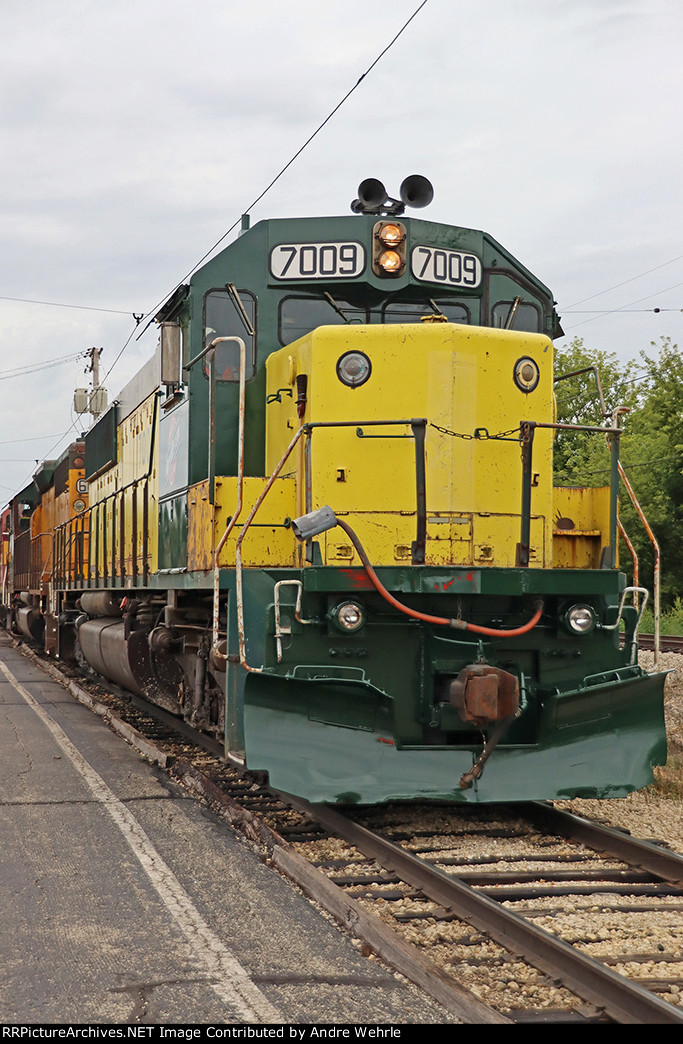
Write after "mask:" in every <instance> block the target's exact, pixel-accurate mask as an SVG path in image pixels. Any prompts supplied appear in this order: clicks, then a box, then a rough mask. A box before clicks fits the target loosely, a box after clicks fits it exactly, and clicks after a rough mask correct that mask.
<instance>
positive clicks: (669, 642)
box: [638, 634, 683, 654]
mask: <svg viewBox="0 0 683 1044" xmlns="http://www.w3.org/2000/svg"><path fill="white" fill-rule="evenodd" d="M638 645H639V647H640V648H641V649H654V647H655V636H654V634H639V635H638ZM659 648H660V651H661V652H673V653H682V654H683V636H681V635H674V634H661V635H660V636H659Z"/></svg>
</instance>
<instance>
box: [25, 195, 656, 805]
mask: <svg viewBox="0 0 683 1044" xmlns="http://www.w3.org/2000/svg"><path fill="white" fill-rule="evenodd" d="M431 197H432V189H431V186H430V185H429V182H427V181H426V179H424V178H421V177H419V176H413V177H411V178H408V179H406V181H405V182H404V183H403V185H402V186H401V192H400V198H397V199H395V198H392V197H389V196H388V195H387V193H386V191H385V189H384V186H383V185H381V183H379V182H378V181H376V180H374V179H368V180H367V181H365V182H363V183H362V185H361V186H360V188H359V192H358V198H357V199H355V200H354V201H353V203H352V205H351V209H352V212H353V213H352V214H351V215H349V216H346V217H343V216H340V217H330V218H304V219H286V220H285V219H281V220H266V221H262V222H260V223H259V224H257V225H255V226H254V227H250V224H249V220H248V217H246V216H245V218H244V219H243V223H242V224H243V227H242V231H241V234H240V235H239V237H238V238H237V239H236V240H235V241H234V242H233V243H231V244H230V245H229V246H227V247H226V248H225V249H223V250H222V251H221V252H220V253H219V254H218V255H217V256H215V257H214V258H213V259H211V260H210V261H208V262H207V263H206V264H204V266H203V267H202V268H200V269H199V270H198V271H197V272H196V273H195V274H194V276H193V277H192V279H191V281H190V282H189V283H188V284H187V285H183V286H180V287H178V289H177V290H176V291H175V292H174V293H173V294H172V295H171V297H170V299H169V300H168V301H167V302H166V303H165V305H164V306H163V308H162V309H161V310H160V311H159V313H158V315H157V316H156V320H157V322H158V324H159V329H160V337H159V346H158V349H157V353H156V355H155V357H154V358H152V359H150V360H149V362H148V363H147V364H146V365H145V366H144V367H143V369H142V370H141V371H140V372H139V374H138V375H137V376H136V377H135V378H134V380H133V381H131V382H130V383H129V384H128V386H127V387H126V388H124V389H123V391H122V393H121V394H120V395H119V397H118V399H117V400H116V402H115V403H114V404H113V405H112V406H111V408H110V409H109V410H108V411H107V412H106V413H105V414H104V415H103V416H102V417H101V419H100V420H99V421H98V422H97V423H96V424H95V425H94V426H93V427H92V428H91V430H90V431H88V432H87V434H86V435H85V440H84V444H85V472H84V474H83V476H82V477H83V478H84V479H85V480H86V484H87V490H88V497H87V504H85V503H83V505H82V506H81V510H80V511H74V512H73V513H72V516H71V517H69V518H68V519H63V520H59V519H58V518H57V517H56V516H55V520H54V532H53V535H52V557H51V567H50V569H49V570H46V569H44V572H43V574H42V576H41V577H40V584H39V583H38V578H34V579H33V586H31V585H27V587H26V590H27V591H28V592H29V595H28V598H29V605H26V606H23V607H15V608H14V612H13V614H12V613H11V614H10V617H12V618H13V620H14V622H15V624H16V625H18V626H19V628H20V629H21V631H22V632H24V633H26V632H30V633H31V634H32V635H34V636H35V634H36V630H37V629H39V628H40V622H38V621H36V620H35V610H36V608H38V609H39V615H40V617H41V622H42V623H43V624H44V641H45V647H46V649H47V651H48V652H49V653H50V654H51V655H53V656H55V657H67V656H68V657H75V658H76V659H77V660H78V661H79V662H80V663H81V664H82V665H83V666H84V667H85V668H87V669H91V670H94V671H96V672H97V673H99V674H101V675H103V676H105V677H107V678H109V679H112V680H113V681H115V682H117V683H119V684H120V685H122V686H124V687H126V688H128V689H130V690H133V691H135V692H138V693H140V694H142V695H144V696H145V697H146V698H148V699H150V700H152V701H155V702H157V703H159V704H161V705H162V706H164V707H166V708H167V709H170V710H171V711H173V712H174V713H176V714H178V715H181V716H183V717H184V718H186V719H187V720H188V721H190V722H191V723H192V724H193V725H194V726H195V727H196V728H197V729H200V730H202V731H204V732H209V733H213V734H215V735H218V736H221V737H224V741H225V746H226V750H227V751H230V752H231V753H232V754H234V755H235V756H236V757H240V758H243V760H244V762H245V764H246V765H247V767H248V768H251V769H254V770H266V771H268V773H269V774H270V779H271V783H272V785H273V786H275V787H276V788H279V789H280V790H283V791H287V792H290V793H295V794H298V795H302V796H305V797H307V798H309V799H310V800H313V801H326V802H342V803H353V802H362V803H374V802H381V801H387V800H391V799H411V798H430V799H438V800H442V801H453V802H463V801H479V802H491V801H513V800H522V799H534V798H547V799H553V798H571V797H575V796H583V797H606V796H609V797H618V796H624V795H626V794H627V793H629V792H630V791H632V790H633V789H635V788H639V787H642V786H644V785H646V784H647V783H649V782H650V781H651V779H652V769H653V766H654V765H657V764H661V763H662V762H663V761H664V759H665V756H666V740H665V731H664V720H663V681H664V678H663V675H661V674H648V673H646V672H644V671H643V670H641V669H640V667H639V666H638V665H637V662H636V650H637V627H638V622H639V616H638V611H637V610H636V608H635V607H634V605H633V604H631V603H632V597H631V596H632V594H633V590H634V589H633V588H630V587H628V584H627V580H626V577H625V575H624V574H623V572H621V571H620V569H619V566H618V558H617V551H618V548H617V544H618V530H617V526H618V519H617V509H618V501H617V495H618V482H619V479H618V452H619V428H618V427H617V426H616V425H612V424H611V423H609V421H607V422H606V423H605V426H604V427H602V428H599V429H592V430H594V431H595V437H596V438H603V439H604V438H607V439H608V440H609V442H610V446H611V454H612V462H613V466H612V480H611V484H610V486H609V487H605V488H600V489H592V488H585V489H576V488H572V489H568V488H556V487H554V486H553V468H552V458H553V439H554V437H555V434H556V431H557V427H558V425H557V424H556V421H555V412H554V395H553V338H554V337H556V336H558V335H560V334H561V332H562V331H561V329H560V324H559V320H558V316H557V314H556V312H555V308H554V302H553V298H552V295H551V293H550V291H549V290H548V289H547V288H546V287H545V286H544V285H543V284H542V283H541V282H540V281H539V280H538V279H537V278H536V277H535V276H534V275H533V274H532V273H531V272H530V271H529V270H527V269H526V268H525V267H524V266H523V265H522V264H520V262H519V261H517V260H516V259H515V258H514V257H513V256H512V254H511V253H510V252H509V251H507V250H506V249H505V248H504V247H502V246H501V245H500V244H499V243H497V242H496V241H495V240H494V239H493V238H492V237H491V236H490V235H488V234H487V233H484V232H481V231H475V230H472V229H468V228H462V227H458V226H453V225H444V224H440V223H436V222H432V221H429V220H424V219H422V218H415V217H409V216H406V214H405V209H406V207H407V206H408V207H423V206H425V205H427V204H428V203H429V202H430V201H431ZM69 452H71V451H69ZM79 459H80V458H79ZM70 460H72V462H73V463H75V460H73V458H70ZM46 467H47V465H46ZM40 474H41V473H40V472H39V473H38V474H37V475H36V480H35V484H36V485H37V486H38V488H39V487H40ZM16 503H18V504H22V503H23V504H26V505H28V506H30V505H31V504H33V505H34V507H33V509H32V510H33V513H32V514H31V527H32V539H33V540H34V542H35V541H36V540H44V539H45V538H44V535H43V534H44V533H45V532H46V531H47V528H49V521H47V520H46V521H44V522H40V521H39V522H38V523H37V524H36V523H35V522H34V519H35V517H36V512H38V511H39V510H41V511H42V510H43V508H42V506H40V507H39V506H38V504H39V501H38V500H37V499H35V498H34V499H33V500H32V499H31V497H29V496H28V494H27V493H26V492H24V493H23V494H20V495H19V498H18V500H17V502H16ZM40 504H41V505H42V501H40ZM73 506H74V505H73V504H72V507H73ZM23 518H24V516H21V515H19V514H18V513H17V510H16V508H15V507H13V508H12V512H11V520H12V526H14V527H15V528H14V531H13V532H14V545H15V548H17V547H18V541H20V540H21V538H22V533H21V526H22V524H24V523H23V522H22V519H23ZM45 518H46V519H47V516H45ZM17 526H18V527H19V528H18V529H17V528H16V527H17ZM10 542H11V534H10ZM14 554H15V557H14V566H15V571H16V569H17V565H18V562H17V554H18V552H17V550H15V552H14ZM41 558H42V559H43V560H44V561H46V558H45V553H44V551H43V550H41ZM15 580H16V573H15ZM15 586H16V584H15ZM37 596H40V600H38V597H37ZM16 597H17V592H16V590H15V591H14V598H15V599H16ZM25 610H29V612H26V611H25ZM30 611H33V612H34V616H33V617H31V615H30Z"/></svg>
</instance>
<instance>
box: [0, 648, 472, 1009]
mask: <svg viewBox="0 0 683 1044" xmlns="http://www.w3.org/2000/svg"><path fill="white" fill-rule="evenodd" d="M0 910H1V912H2V913H1V916H2V921H1V924H2V933H1V934H0V968H1V969H2V974H0V1023H39V1022H43V1023H44V1022H47V1023H57V1022H59V1023H62V1022H67V1023H73V1022H78V1023H89V1022H98V1023H109V1022H113V1023H134V1022H142V1023H151V1024H161V1023H188V1022H189V1023H221V1024H234V1023H250V1024H255V1023H297V1022H298V1023H320V1022H324V1023H330V1022H332V1023H348V1022H359V1023H395V1024H408V1023H425V1024H426V1023H439V1022H448V1021H453V1020H452V1019H450V1018H449V1017H448V1016H447V1015H446V1014H445V1013H444V1012H443V1010H442V1009H441V1008H440V1007H439V1006H438V1005H436V1004H432V1003H431V1002H429V1001H427V1000H425V999H424V998H423V997H422V996H421V995H420V994H419V993H418V992H417V991H415V990H414V989H413V988H412V987H409V986H406V985H405V984H403V983H401V982H399V981H398V980H397V979H395V978H394V976H392V975H391V974H389V973H388V972H386V971H385V970H384V969H382V968H381V967H379V966H378V965H376V964H374V963H372V962H369V961H367V960H365V959H363V958H362V957H361V956H360V955H359V954H358V952H357V950H356V949H355V948H354V947H353V946H352V944H351V942H350V941H349V940H348V939H347V938H346V937H345V936H344V935H343V934H341V933H340V932H338V931H337V930H336V929H335V928H334V927H333V926H332V925H331V924H330V923H329V922H328V921H327V920H326V919H325V918H324V917H322V916H321V915H320V914H319V913H318V912H317V910H316V909H315V908H314V907H312V906H311V905H310V904H309V903H308V902H307V900H306V899H305V898H304V897H303V896H302V895H300V894H299V893H298V892H297V891H296V890H294V889H293V888H292V887H291V886H290V885H289V884H288V883H287V882H285V881H284V880H282V879H281V878H280V877H279V876H278V875H277V874H276V873H274V872H273V871H272V870H271V869H269V868H268V867H266V866H264V865H263V864H261V863H260V862H259V861H258V858H257V856H256V854H255V853H254V852H253V850H252V849H251V847H250V846H249V845H248V844H247V843H246V842H245V841H244V840H243V839H242V838H241V837H239V836H238V835H235V834H233V833H232V831H231V830H230V827H229V826H228V825H227V824H225V823H224V822H223V821H222V820H219V819H218V818H216V817H214V816H212V815H211V813H209V812H208V811H207V810H206V809H205V808H204V807H203V806H202V805H201V804H199V803H198V802H197V801H196V800H195V799H194V798H192V797H191V796H188V795H187V794H186V793H185V792H184V791H182V790H181V789H180V788H178V787H177V786H176V785H175V784H173V783H172V782H171V781H170V780H169V779H167V778H166V777H165V776H164V775H163V773H161V772H160V771H158V770H157V769H155V768H153V767H151V766H150V765H149V764H148V763H147V762H145V761H144V760H142V759H141V758H140V757H139V755H138V754H137V753H136V752H135V751H133V750H132V749H131V748H130V747H128V745H127V744H126V743H125V742H124V741H123V740H122V739H121V738H120V737H118V736H116V735H115V734H114V733H112V732H111V731H110V730H109V729H108V728H107V726H106V725H105V724H104V723H103V722H102V721H101V720H100V719H99V718H98V717H96V716H95V715H93V714H92V713H91V712H89V711H88V710H87V709H86V708H84V707H83V706H81V704H79V703H78V702H76V701H75V700H74V699H73V698H72V697H71V696H70V694H69V693H68V692H67V691H66V690H65V689H63V688H62V687H61V686H60V685H59V684H58V683H56V682H55V681H53V680H52V679H50V678H48V676H47V675H45V674H44V673H43V672H42V671H41V670H40V668H39V667H37V666H36V665H35V664H33V663H32V662H31V661H29V660H27V659H26V658H24V657H23V656H22V655H21V653H20V651H19V650H18V649H15V648H14V647H13V644H12V641H11V639H9V638H8V637H7V636H6V635H5V634H0Z"/></svg>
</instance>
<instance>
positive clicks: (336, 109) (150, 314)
mask: <svg viewBox="0 0 683 1044" xmlns="http://www.w3.org/2000/svg"><path fill="white" fill-rule="evenodd" d="M427 3H428V0H422V3H420V4H419V5H418V6H417V7H416V9H415V10H414V11H413V13H412V14H411V16H410V18H408V19H407V20H406V21H405V22H404V23H403V25H402V26H401V28H400V29H399V31H398V32H397V33H396V34H395V35H394V36H393V37H392V39H391V40H390V41H389V43H388V44H387V45H386V47H384V49H383V50H382V51H380V53H379V54H378V55H377V57H376V58H375V59H374V61H373V62H372V63H371V64H370V65H369V66H368V68H367V69H366V70H365V72H364V73H363V74H362V75H361V76H359V78H358V80H357V81H356V83H355V84H354V85H353V87H351V89H350V90H348V91H347V92H346V94H345V95H344V97H343V98H342V99H341V101H340V102H338V103H337V105H335V107H334V108H333V109H332V111H331V112H330V113H329V114H328V115H327V116H326V117H325V119H324V120H323V121H322V122H321V123H320V124H319V125H318V126H317V127H316V129H315V130H314V131H313V133H312V134H311V135H309V137H308V138H307V139H306V141H305V142H304V143H303V145H301V146H300V147H299V148H298V149H297V151H296V152H295V153H294V155H293V156H292V157H291V159H290V160H288V162H287V163H286V164H285V165H284V167H282V169H281V170H280V171H279V172H278V173H277V174H276V175H275V177H274V178H273V179H272V180H271V181H270V182H269V183H268V184H267V185H266V187H265V188H264V189H263V191H262V192H261V193H259V195H258V196H257V197H256V198H255V199H254V200H253V201H252V202H251V203H250V204H249V206H247V207H244V208H243V209H242V211H241V213H242V214H248V213H249V212H250V211H251V210H253V208H254V207H255V206H256V205H257V204H258V203H260V202H261V200H262V199H263V198H264V196H265V195H266V193H268V192H269V191H270V190H271V189H272V187H273V186H274V185H275V184H276V183H277V182H278V181H279V180H280V178H281V177H282V176H283V174H285V173H286V171H288V170H289V168H290V167H291V166H292V164H293V163H294V162H295V160H297V159H298V158H299V156H300V155H301V154H302V152H303V151H304V149H306V148H307V147H308V145H310V143H311V142H312V141H313V139H314V138H315V137H316V136H317V135H318V134H319V133H320V131H321V130H322V129H323V128H324V127H325V126H326V125H327V124H328V123H329V122H330V120H331V119H332V117H333V116H334V115H335V114H336V113H337V112H339V110H340V109H341V107H342V105H343V104H344V102H346V101H347V100H348V99H349V98H350V97H351V95H352V94H353V93H354V92H355V91H356V90H357V89H358V87H359V86H360V84H361V83H362V82H363V80H364V79H365V78H366V77H367V76H368V75H369V73H371V72H372V70H373V69H374V68H375V66H376V65H377V63H378V62H379V61H381V59H382V58H383V57H384V55H385V54H387V52H388V51H389V50H391V48H392V47H393V46H394V44H395V43H396V41H397V40H398V38H399V37H400V36H401V35H402V34H403V33H404V32H405V30H406V29H407V28H408V26H409V25H410V23H411V22H412V21H413V19H414V18H416V17H417V15H418V14H419V13H420V11H421V10H422V8H423V7H425V6H426V5H427ZM240 220H241V217H239V218H237V219H236V220H235V221H234V222H233V223H232V225H231V226H230V228H229V229H228V230H227V231H226V232H224V233H223V235H222V236H221V237H220V238H219V239H217V240H216V242H215V243H214V244H213V246H212V247H211V248H210V249H209V250H207V252H206V253H205V254H204V255H203V256H202V257H201V258H200V259H199V261H197V263H196V264H195V265H194V266H193V267H192V268H191V269H190V271H189V272H188V273H187V274H186V275H184V276H183V277H182V279H180V280H179V281H178V282H177V283H176V285H175V286H174V287H173V289H172V290H171V291H170V292H169V293H166V294H164V296H163V297H162V298H161V300H160V301H159V302H158V303H157V304H156V305H154V307H153V308H151V309H150V310H149V311H148V312H146V313H145V314H144V315H143V316H141V317H138V316H137V315H134V318H135V324H136V325H135V328H134V329H133V330H131V332H130V334H129V335H128V337H127V338H126V340H125V342H124V344H123V346H122V348H121V350H120V351H119V353H118V355H117V356H116V358H115V359H114V361H113V363H112V364H111V366H110V367H109V369H108V370H107V372H106V373H105V375H104V377H103V378H102V382H101V383H102V384H104V382H105V381H106V380H107V378H108V377H109V375H110V374H111V372H112V370H113V369H114V367H115V366H116V364H117V363H118V361H119V359H120V358H121V356H122V355H123V353H124V352H125V350H126V348H127V347H128V345H129V344H130V342H131V340H132V339H133V335H134V334H135V332H136V331H137V329H138V328H139V327H140V326H141V325H142V324H143V323H145V322H146V321H147V320H148V319H149V320H151V318H152V317H153V316H154V315H155V314H156V313H157V312H158V310H159V308H160V307H161V305H162V304H163V303H164V302H165V301H167V300H168V298H169V297H170V296H171V295H172V294H174V293H175V291H176V290H177V289H178V288H179V287H181V286H182V285H183V283H184V282H185V281H186V280H187V279H190V278H191V276H192V275H193V274H194V273H195V272H196V271H197V269H198V268H199V266H200V265H202V264H203V263H204V261H206V259H207V258H208V257H209V256H210V255H211V254H212V253H213V252H214V250H215V249H216V248H217V247H218V246H220V244H221V243H222V242H223V241H224V240H225V239H227V237H228V236H229V235H230V233H231V232H233V231H234V230H235V228H237V225H238V224H239V222H240ZM126 314H128V313H126ZM146 329H147V327H145V328H144V329H143V331H142V333H141V334H140V335H139V336H140V337H141V336H142V334H143V333H144V332H145V330H146ZM72 427H73V422H72V424H70V425H69V427H68V428H67V430H66V431H65V432H64V434H63V435H62V436H60V438H59V440H58V441H57V442H56V443H55V444H54V446H52V448H51V449H50V451H49V452H50V453H51V452H52V450H53V449H55V448H56V447H57V446H58V445H59V443H60V442H61V441H62V440H63V439H64V438H66V436H67V435H68V434H69V432H70V431H71V428H72ZM48 455H49V454H48Z"/></svg>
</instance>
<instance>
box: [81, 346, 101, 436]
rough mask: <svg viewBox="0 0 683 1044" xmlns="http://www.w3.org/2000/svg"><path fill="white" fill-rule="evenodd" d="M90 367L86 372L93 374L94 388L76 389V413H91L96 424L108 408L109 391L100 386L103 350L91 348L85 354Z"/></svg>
mask: <svg viewBox="0 0 683 1044" xmlns="http://www.w3.org/2000/svg"><path fill="white" fill-rule="evenodd" d="M85 354H86V356H87V358H88V359H89V360H90V365H89V366H87V367H86V369H85V372H86V373H91V374H92V388H91V389H88V388H76V391H75V392H74V411H75V412H76V413H78V414H84V413H89V414H90V416H91V417H92V419H93V424H95V423H96V422H97V421H98V420H99V418H100V417H101V415H102V414H103V413H104V411H105V410H106V408H107V390H106V388H102V387H101V386H100V356H101V354H102V349H101V348H89V349H88V351H87V352H86V353H85Z"/></svg>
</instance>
